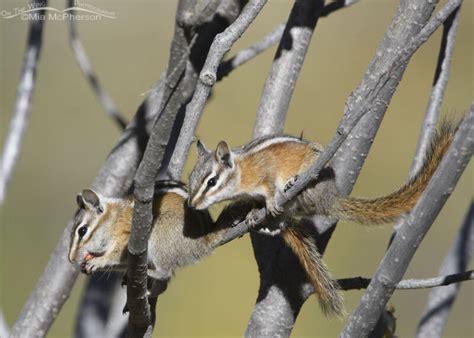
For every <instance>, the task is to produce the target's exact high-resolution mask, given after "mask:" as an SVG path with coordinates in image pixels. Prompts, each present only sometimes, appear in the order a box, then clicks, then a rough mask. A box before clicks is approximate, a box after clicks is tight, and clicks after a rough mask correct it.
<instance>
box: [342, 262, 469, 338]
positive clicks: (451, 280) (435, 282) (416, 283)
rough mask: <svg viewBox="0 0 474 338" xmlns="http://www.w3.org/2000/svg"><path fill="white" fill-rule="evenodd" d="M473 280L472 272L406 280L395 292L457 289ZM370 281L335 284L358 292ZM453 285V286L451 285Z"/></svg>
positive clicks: (345, 279) (354, 279)
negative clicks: (441, 287) (449, 286)
mask: <svg viewBox="0 0 474 338" xmlns="http://www.w3.org/2000/svg"><path fill="white" fill-rule="evenodd" d="M472 279H474V270H469V271H464V272H458V273H453V274H449V275H441V276H439V277H433V278H426V279H406V280H402V281H400V282H398V283H397V285H395V289H397V290H416V289H427V288H436V287H439V286H448V285H451V286H453V287H456V288H457V289H459V286H460V285H459V284H458V283H459V282H464V281H469V280H472ZM371 281H372V280H371V279H370V278H363V277H354V278H343V279H338V280H337V282H338V283H339V286H340V287H341V289H342V290H360V289H366V288H367V287H368V286H369V284H370V282H371ZM452 284H455V285H452ZM423 337H434V336H433V335H427V336H423Z"/></svg>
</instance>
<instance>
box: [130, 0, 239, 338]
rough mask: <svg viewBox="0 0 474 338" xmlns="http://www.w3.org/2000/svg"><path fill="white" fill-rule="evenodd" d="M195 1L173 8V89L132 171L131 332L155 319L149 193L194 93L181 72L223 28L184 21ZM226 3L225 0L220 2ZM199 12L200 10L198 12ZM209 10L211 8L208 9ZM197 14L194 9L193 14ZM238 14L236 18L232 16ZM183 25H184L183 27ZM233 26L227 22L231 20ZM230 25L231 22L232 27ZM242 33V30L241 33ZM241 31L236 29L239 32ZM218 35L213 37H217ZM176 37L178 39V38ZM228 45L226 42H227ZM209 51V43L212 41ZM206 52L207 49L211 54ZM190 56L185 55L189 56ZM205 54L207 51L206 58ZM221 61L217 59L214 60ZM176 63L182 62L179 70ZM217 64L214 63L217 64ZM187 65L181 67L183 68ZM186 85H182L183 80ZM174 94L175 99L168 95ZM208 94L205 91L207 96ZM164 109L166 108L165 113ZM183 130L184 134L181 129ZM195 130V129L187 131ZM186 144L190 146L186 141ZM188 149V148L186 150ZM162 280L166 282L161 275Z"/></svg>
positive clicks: (195, 63) (195, 66)
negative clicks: (180, 114) (149, 285)
mask: <svg viewBox="0 0 474 338" xmlns="http://www.w3.org/2000/svg"><path fill="white" fill-rule="evenodd" d="M195 5H196V4H195V3H194V2H193V1H188V0H182V1H180V2H179V3H178V11H177V18H176V21H177V22H178V23H180V24H182V25H184V26H181V25H180V24H178V25H177V27H176V33H175V37H176V35H178V37H179V38H176V39H175V40H174V41H173V44H172V47H171V55H170V60H173V58H175V59H177V60H179V61H178V64H177V68H175V69H170V68H169V69H168V75H167V78H168V79H172V80H173V85H172V86H168V87H169V89H168V90H169V91H170V92H171V93H172V94H171V96H170V99H169V100H167V101H166V103H165V104H166V106H165V108H164V110H163V113H162V114H160V116H159V117H158V120H157V122H155V125H154V128H153V130H152V133H151V137H150V140H149V141H148V144H147V146H146V150H145V153H144V156H143V159H142V161H141V163H140V166H139V168H138V171H137V174H136V176H135V189H134V200H135V207H134V212H133V222H132V231H131V234H130V239H129V245H128V251H129V256H128V287H127V300H128V307H129V310H130V316H129V326H128V328H129V332H128V333H129V335H130V336H131V337H143V336H145V337H149V336H151V334H152V330H153V325H154V317H155V316H154V306H150V304H149V303H148V298H147V290H146V288H147V273H146V272H147V262H148V259H147V246H148V241H147V239H148V236H149V233H150V229H151V223H152V210H151V208H152V202H153V195H154V182H155V179H156V177H157V175H158V173H159V169H160V166H163V167H164V169H167V168H166V167H167V165H166V164H164V165H163V163H162V162H163V159H164V158H165V150H166V151H168V149H167V147H166V145H167V144H168V143H169V142H168V141H169V139H170V137H171V131H172V129H174V127H175V121H176V116H177V114H178V111H179V110H180V109H181V108H184V105H185V104H186V103H187V101H188V96H190V95H192V93H194V86H195V84H196V82H195V79H196V76H195V75H193V76H190V77H188V78H190V79H194V82H192V85H191V86H190V87H191V88H189V83H188V82H187V81H183V80H182V79H183V77H184V78H185V79H186V72H187V70H189V69H192V71H193V72H196V73H197V72H199V71H201V67H203V61H202V60H204V58H205V57H206V51H207V50H208V48H209V45H210V41H212V39H213V38H214V36H215V34H217V33H219V32H220V31H222V29H223V28H224V27H225V26H223V25H222V23H221V24H219V21H218V20H216V23H215V24H214V26H213V27H212V29H210V30H208V31H200V30H199V27H187V26H186V25H187V23H188V22H189V20H190V18H189V13H194V11H195V9H196V6H195ZM216 5H217V2H215V1H210V2H209V6H210V7H212V8H214V9H215V6H216ZM221 5H223V6H227V4H226V3H225V2H224V3H223V4H221ZM209 6H206V7H205V8H204V9H203V12H204V13H208V12H209V11H208V10H209ZM203 12H201V13H203ZM211 14H214V12H212V13H211ZM194 15H199V14H194ZM191 20H192V22H198V23H201V22H204V21H205V20H206V18H203V20H201V19H192V18H191ZM237 21H238V19H237V20H236V21H235V22H237ZM183 27H185V28H183ZM230 27H232V25H231V26H230ZM234 29H235V28H234ZM197 34H201V35H202V39H200V44H199V45H198V46H196V53H194V50H193V47H194V43H195V41H196V39H197V37H198V36H197ZM240 34H241V33H240ZM239 36H240V35H239ZM183 39H185V41H187V42H186V43H187V45H186V46H187V48H188V50H189V51H188V53H184V54H183V53H182V50H180V48H179V44H181V45H183V44H184V43H185V42H184V40H183ZM216 39H217V38H216ZM180 41H181V42H180ZM229 48H230V47H229ZM211 52H212V46H211ZM211 52H210V55H211ZM188 56H189V60H188ZM208 59H209V56H208V57H207V60H208ZM217 62H220V59H219V60H217ZM178 67H181V68H182V71H180V70H179V68H178ZM216 68H217V65H216ZM205 69H206V63H204V68H203V72H204V71H205ZM185 70H186V72H185ZM185 85H187V86H188V87H187V88H185V87H183V86H185ZM198 89H199V85H198V86H197V88H196V91H197V90H198ZM173 94H175V95H174V98H175V99H174V100H173ZM206 98H207V96H206ZM167 112H168V113H167ZM164 116H166V117H167V119H168V120H173V123H172V124H171V126H169V128H168V129H166V130H163V129H162V122H161V119H162V118H164ZM187 132H189V130H188V129H186V120H185V121H184V124H183V125H182V126H181V132H180V138H178V140H177V142H178V144H177V146H176V148H175V151H174V152H176V149H179V141H180V140H181V137H183V136H182V135H186V133H187ZM183 133H184V134H183ZM191 133H192V134H193V133H194V129H193V130H192V132H191ZM192 134H191V135H186V136H185V137H186V138H187V139H188V138H191V137H192ZM188 148H189V146H188ZM186 154H187V153H186ZM184 161H185V157H183V158H182V159H181V160H180V161H179V162H177V166H181V167H182V166H183V164H184ZM163 283H166V282H165V281H164V282H163Z"/></svg>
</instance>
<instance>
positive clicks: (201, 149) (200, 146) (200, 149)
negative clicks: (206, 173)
mask: <svg viewBox="0 0 474 338" xmlns="http://www.w3.org/2000/svg"><path fill="white" fill-rule="evenodd" d="M196 146H197V153H198V155H199V156H204V155H207V154H209V153H210V151H209V150H207V148H206V146H205V145H204V143H202V142H201V140H197V143H196Z"/></svg>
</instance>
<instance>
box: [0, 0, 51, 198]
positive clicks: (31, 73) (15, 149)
mask: <svg viewBox="0 0 474 338" xmlns="http://www.w3.org/2000/svg"><path fill="white" fill-rule="evenodd" d="M47 5H48V4H47V1H31V6H34V7H45V6H47ZM38 14H39V16H38V17H35V18H32V19H31V20H30V25H29V30H28V38H27V41H26V49H25V54H24V56H23V65H22V69H21V73H20V80H19V81H18V85H17V89H16V101H15V107H14V108H13V111H12V116H11V120H10V127H9V129H8V133H7V137H6V139H5V143H4V146H3V152H2V160H1V162H0V207H1V206H2V205H3V202H4V201H5V197H6V194H7V187H8V184H9V183H10V180H11V178H12V176H13V172H14V171H15V166H16V163H17V161H18V158H19V156H20V151H21V146H22V143H23V138H24V136H25V133H26V128H27V125H28V120H29V117H30V113H31V101H32V98H33V95H34V92H35V86H36V70H37V68H38V61H39V57H40V53H41V46H42V40H43V25H44V20H43V19H42V17H43V15H44V10H41V11H40V12H39V13H38Z"/></svg>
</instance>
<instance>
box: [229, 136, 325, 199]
mask: <svg viewBox="0 0 474 338" xmlns="http://www.w3.org/2000/svg"><path fill="white" fill-rule="evenodd" d="M315 156H316V154H315V152H314V150H313V148H312V147H311V145H309V144H307V143H300V142H287V143H276V144H272V145H270V146H268V147H266V148H263V149H262V150H260V151H258V152H254V153H251V154H249V155H245V154H244V155H243V156H242V157H241V158H240V159H239V160H237V166H238V167H239V168H240V173H241V186H240V189H242V190H250V189H255V188H258V187H259V186H261V185H262V184H263V185H267V186H269V187H268V190H269V192H270V193H271V188H274V187H273V183H274V182H275V181H276V180H277V179H278V180H282V181H284V182H286V181H288V179H290V178H291V177H292V176H295V175H297V174H298V173H300V172H302V171H304V170H305V169H306V168H307V167H308V164H311V163H312V162H313V160H314V159H315Z"/></svg>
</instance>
